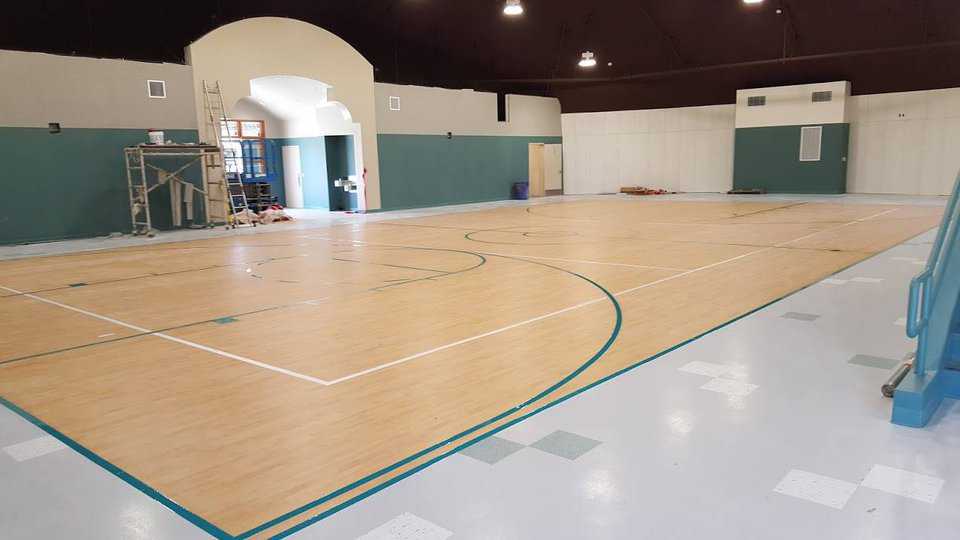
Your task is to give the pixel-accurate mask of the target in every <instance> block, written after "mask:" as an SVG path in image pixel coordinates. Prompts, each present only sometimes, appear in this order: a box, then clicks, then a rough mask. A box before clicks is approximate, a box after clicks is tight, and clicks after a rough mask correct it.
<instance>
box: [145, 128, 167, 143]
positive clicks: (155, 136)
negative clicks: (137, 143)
mask: <svg viewBox="0 0 960 540" xmlns="http://www.w3.org/2000/svg"><path fill="white" fill-rule="evenodd" d="M147 137H149V139H150V144H163V132H162V131H157V130H155V129H149V130H147Z"/></svg>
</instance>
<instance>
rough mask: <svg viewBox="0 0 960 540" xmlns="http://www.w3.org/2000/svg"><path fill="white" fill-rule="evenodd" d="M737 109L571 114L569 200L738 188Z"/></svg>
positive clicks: (566, 125) (566, 126) (567, 118)
mask: <svg viewBox="0 0 960 540" xmlns="http://www.w3.org/2000/svg"><path fill="white" fill-rule="evenodd" d="M734 108H735V107H734V105H716V106H709V107H685V108H677V109H648V110H637V111H615V112H600V113H577V114H565V115H563V118H562V128H563V138H564V147H563V161H564V173H565V176H564V193H567V194H587V193H616V192H618V191H619V190H620V188H621V187H624V186H636V185H641V186H647V187H655V188H663V189H668V190H671V191H687V192H725V191H727V190H729V189H730V188H731V187H732V166H733V162H732V156H733V125H734V117H733V115H734Z"/></svg>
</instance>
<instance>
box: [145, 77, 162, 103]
mask: <svg viewBox="0 0 960 540" xmlns="http://www.w3.org/2000/svg"><path fill="white" fill-rule="evenodd" d="M147 95H148V96H150V97H152V98H158V99H165V98H166V97H167V83H165V82H163V81H147Z"/></svg>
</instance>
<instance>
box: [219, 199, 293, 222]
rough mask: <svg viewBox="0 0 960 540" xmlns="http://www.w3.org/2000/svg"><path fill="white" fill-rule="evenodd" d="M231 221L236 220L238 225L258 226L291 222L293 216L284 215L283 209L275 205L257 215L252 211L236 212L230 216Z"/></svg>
mask: <svg viewBox="0 0 960 540" xmlns="http://www.w3.org/2000/svg"><path fill="white" fill-rule="evenodd" d="M231 219H234V220H236V223H237V224H238V225H249V224H260V225H267V224H269V223H274V222H276V221H293V216H291V215H290V214H288V213H286V212H285V211H284V210H283V207H282V206H280V205H279V204H275V205H273V206H270V207H269V208H267V209H265V210H264V211H263V212H260V213H259V214H258V213H256V212H254V211H253V210H250V209H249V208H248V209H245V210H241V211H239V212H237V213H236V214H234V215H232V216H231Z"/></svg>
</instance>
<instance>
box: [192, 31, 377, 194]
mask: <svg viewBox="0 0 960 540" xmlns="http://www.w3.org/2000/svg"><path fill="white" fill-rule="evenodd" d="M186 58H187V63H188V64H190V65H191V66H192V67H193V84H194V92H195V100H196V108H197V121H198V125H200V126H205V125H206V124H207V122H206V121H205V117H204V115H205V111H204V106H203V94H202V90H201V88H202V87H201V85H202V81H204V80H206V81H220V84H221V88H222V92H223V101H224V104H225V105H226V107H227V114H230V109H231V107H233V105H234V104H235V103H237V101H239V100H240V99H241V98H244V97H247V96H249V95H250V81H251V80H253V79H256V78H259V77H267V76H271V75H295V76H300V77H306V78H309V79H313V80H316V81H321V82H323V83H326V84H328V85H330V86H332V88H330V90H329V94H328V98H329V99H330V100H331V101H339V102H340V103H342V104H344V105H345V106H346V107H347V109H349V110H350V114H351V115H352V116H353V120H354V121H355V122H358V123H359V124H360V126H361V129H362V134H361V137H362V143H363V162H364V166H365V167H366V169H367V177H366V197H367V208H368V209H370V210H373V209H377V208H380V172H379V169H380V167H379V157H378V151H377V124H376V113H375V109H374V89H373V66H372V65H371V64H370V62H368V61H367V60H366V59H365V58H364V57H363V55H361V54H360V53H359V52H357V50H356V49H354V48H353V47H352V46H350V44H349V43H347V42H346V41H344V40H342V39H340V38H339V37H337V36H336V35H334V34H332V33H330V32H328V31H326V30H324V29H323V28H320V27H318V26H314V25H312V24H310V23H306V22H303V21H298V20H295V19H287V18H283V17H256V18H252V19H244V20H242V21H237V22H234V23H230V24H227V25H224V26H221V27H220V28H217V29H216V30H213V31H211V32H210V33H208V34H206V35H205V36H203V37H201V38H200V39H198V40H197V41H194V42H193V43H191V44H190V45H189V46H188V47H187V49H186ZM202 131H203V130H201V132H202Z"/></svg>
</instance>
